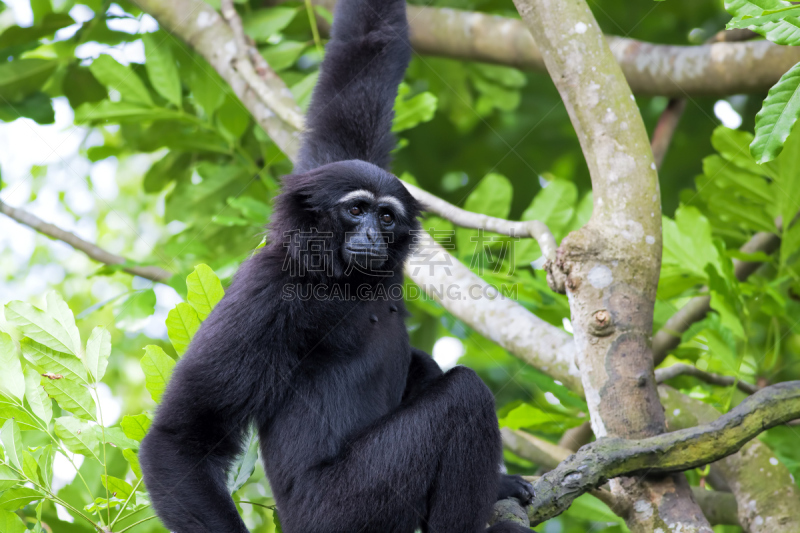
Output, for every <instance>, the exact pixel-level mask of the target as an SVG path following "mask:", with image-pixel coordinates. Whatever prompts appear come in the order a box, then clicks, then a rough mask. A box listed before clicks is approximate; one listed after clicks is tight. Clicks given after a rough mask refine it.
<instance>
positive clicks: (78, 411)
mask: <svg viewBox="0 0 800 533" xmlns="http://www.w3.org/2000/svg"><path fill="white" fill-rule="evenodd" d="M42 384H43V386H44V390H45V391H47V394H49V395H50V397H51V398H53V399H54V400H55V401H56V402H57V403H58V405H60V406H61V408H62V409H66V410H67V411H69V412H70V413H72V414H73V415H75V416H77V417H78V418H83V419H85V420H94V421H96V420H97V418H96V417H97V405H96V404H95V402H94V398H92V395H91V393H90V392H89V389H87V388H86V387H84V386H83V385H81V384H80V383H77V382H75V381H70V380H68V379H64V378H60V379H59V378H56V379H50V378H45V379H43V380H42Z"/></svg>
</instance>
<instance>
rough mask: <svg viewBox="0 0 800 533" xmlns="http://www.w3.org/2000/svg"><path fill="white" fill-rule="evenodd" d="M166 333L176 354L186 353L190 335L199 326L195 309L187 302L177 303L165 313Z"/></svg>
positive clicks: (192, 335)
mask: <svg viewBox="0 0 800 533" xmlns="http://www.w3.org/2000/svg"><path fill="white" fill-rule="evenodd" d="M166 324H167V335H169V340H170V341H171V342H172V346H173V347H174V348H175V351H176V352H177V353H178V355H183V354H184V353H186V349H187V348H188V347H189V343H190V342H191V341H192V337H194V334H195V333H197V330H198V329H199V328H200V317H198V316H197V311H195V310H194V308H193V307H192V306H191V305H189V304H187V303H183V302H181V303H179V304H178V305H177V306H175V308H174V309H173V310H172V311H170V312H169V314H168V315H167V321H166Z"/></svg>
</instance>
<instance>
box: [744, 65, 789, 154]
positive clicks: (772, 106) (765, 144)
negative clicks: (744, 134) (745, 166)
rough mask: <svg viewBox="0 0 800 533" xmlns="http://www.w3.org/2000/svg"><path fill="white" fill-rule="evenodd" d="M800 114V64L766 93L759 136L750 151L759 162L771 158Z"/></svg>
mask: <svg viewBox="0 0 800 533" xmlns="http://www.w3.org/2000/svg"><path fill="white" fill-rule="evenodd" d="M798 116H800V63H798V64H797V65H795V66H793V67H792V68H791V69H789V71H788V72H786V73H785V74H784V75H783V76H781V79H780V80H778V83H776V84H775V85H774V86H773V87H772V88H771V89H770V90H769V93H767V98H766V99H765V100H764V103H763V105H762V107H761V111H759V112H758V114H757V115H756V136H755V139H753V143H752V144H751V145H750V151H751V152H752V154H753V157H755V159H756V161H757V162H759V163H766V162H767V161H772V160H773V159H775V158H776V157H778V154H780V153H781V150H783V144H784V143H785V142H786V138H787V137H788V136H789V133H791V131H792V127H793V126H794V123H795V122H796V121H797V117H798Z"/></svg>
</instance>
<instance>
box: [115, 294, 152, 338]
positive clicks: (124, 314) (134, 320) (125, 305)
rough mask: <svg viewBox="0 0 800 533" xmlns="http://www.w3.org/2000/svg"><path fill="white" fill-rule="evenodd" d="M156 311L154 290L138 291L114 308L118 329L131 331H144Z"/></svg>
mask: <svg viewBox="0 0 800 533" xmlns="http://www.w3.org/2000/svg"><path fill="white" fill-rule="evenodd" d="M155 310H156V293H155V292H154V291H153V289H146V290H142V291H136V292H134V293H133V294H131V295H130V296H128V297H127V298H126V299H124V300H122V301H120V302H118V303H117V305H116V306H115V307H114V312H115V317H116V319H117V327H118V328H120V329H127V330H130V331H137V330H139V329H142V328H143V327H144V326H145V324H146V323H147V321H148V320H149V319H150V317H151V316H152V315H153V313H154V312H155Z"/></svg>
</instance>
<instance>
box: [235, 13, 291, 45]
mask: <svg viewBox="0 0 800 533" xmlns="http://www.w3.org/2000/svg"><path fill="white" fill-rule="evenodd" d="M296 14H297V8H294V7H270V8H266V9H258V10H256V11H254V12H252V13H250V14H248V15H247V18H246V19H245V22H244V31H245V33H246V34H247V35H249V36H250V37H251V38H253V39H254V40H256V41H266V40H267V39H268V38H270V37H272V36H273V35H274V34H276V33H277V32H279V31H281V30H283V29H284V28H285V27H286V26H288V25H289V23H290V22H291V21H292V19H294V16H295V15H296Z"/></svg>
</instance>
